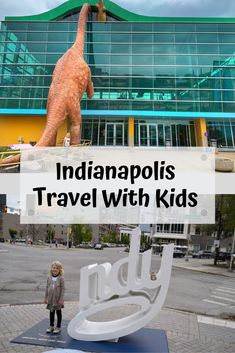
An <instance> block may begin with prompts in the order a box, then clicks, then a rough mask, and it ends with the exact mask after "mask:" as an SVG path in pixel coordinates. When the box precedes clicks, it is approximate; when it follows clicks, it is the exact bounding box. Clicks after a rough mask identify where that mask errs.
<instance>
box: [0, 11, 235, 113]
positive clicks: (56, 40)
mask: <svg viewBox="0 0 235 353" xmlns="http://www.w3.org/2000/svg"><path fill="white" fill-rule="evenodd" d="M74 16H75V15H74ZM76 28H77V23H76V22H75V21H73V20H70V21H68V17H67V18H65V19H63V21H57V22H56V21H51V22H23V21H18V22H17V21H15V22H14V21H5V22H2V26H1V36H0V52H1V54H0V86H1V87H0V88H1V89H0V92H1V93H0V95H1V96H0V108H19V109H23V108H26V109H36V108H37V109H45V108H46V100H47V95H48V88H49V85H50V82H51V75H52V72H53V69H54V65H55V63H56V61H57V60H58V59H59V57H60V56H61V55H62V54H63V53H64V52H65V51H66V50H67V49H68V48H69V47H70V46H71V45H72V44H73V42H74V39H75V34H76ZM234 53H235V23H234V24H233V23H175V24H172V23H134V22H120V21H111V22H106V23H98V22H88V23H87V34H86V44H85V60H86V61H87V63H88V64H89V66H90V68H91V71H92V75H93V81H94V85H95V95H94V97H93V99H92V100H87V99H86V96H84V98H83V101H82V108H83V109H87V110H93V109H95V110H103V109H107V110H142V111H174V112H176V111H179V112H185V111H187V112H234V111H235V102H234V98H235V97H234V78H235V56H234Z"/></svg>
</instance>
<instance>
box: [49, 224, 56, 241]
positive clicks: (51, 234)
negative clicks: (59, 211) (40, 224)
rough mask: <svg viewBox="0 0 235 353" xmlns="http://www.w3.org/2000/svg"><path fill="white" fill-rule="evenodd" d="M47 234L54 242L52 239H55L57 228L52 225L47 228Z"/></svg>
mask: <svg viewBox="0 0 235 353" xmlns="http://www.w3.org/2000/svg"><path fill="white" fill-rule="evenodd" d="M47 236H48V240H49V242H50V243H52V241H53V240H54V236H55V229H54V228H52V227H51V226H49V227H48V229H47Z"/></svg>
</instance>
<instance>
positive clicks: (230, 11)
mask: <svg viewBox="0 0 235 353" xmlns="http://www.w3.org/2000/svg"><path fill="white" fill-rule="evenodd" d="M78 1H79V0H78ZM63 2H65V0H20V1H19V0H0V20H3V19H4V17H5V16H26V15H33V14H38V13H41V12H45V11H48V10H50V9H52V8H54V7H56V6H58V5H60V4H62V3H63ZM97 2H98V0H97ZM113 2H115V3H116V4H118V5H120V6H122V7H124V8H126V9H127V10H130V11H131V12H135V13H139V14H143V15H149V16H160V17H161V16H163V17H164V16H180V17H184V16H186V17H187V16H188V17H235V0H148V1H146V0H132V1H131V0H113ZM146 3H147V5H146Z"/></svg>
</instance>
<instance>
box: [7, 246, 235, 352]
mask: <svg viewBox="0 0 235 353" xmlns="http://www.w3.org/2000/svg"><path fill="white" fill-rule="evenodd" d="M126 256H128V253H125V252H123V248H113V249H104V250H103V251H98V250H93V249H88V250H85V249H64V248H55V247H53V248H49V247H46V248H39V247H27V246H20V245H8V244H1V246H0V257H1V260H0V353H27V352H32V353H34V352H35V353H37V352H38V353H40V352H44V351H46V350H48V349H45V347H44V348H43V347H39V346H30V345H27V346H26V345H17V344H13V343H10V340H11V339H12V338H14V337H16V336H17V335H19V334H20V333H21V332H23V331H25V330H26V329H28V328H30V327H32V326H33V325H34V324H36V323H37V322H39V321H40V320H42V319H43V318H46V317H47V314H48V313H47V311H46V309H45V305H43V304H40V303H42V300H43V296H44V288H45V280H46V277H47V270H48V266H49V264H50V263H51V262H52V260H55V259H58V260H60V261H61V262H62V263H63V265H64V268H65V278H66V297H65V299H66V305H65V309H64V311H63V313H64V314H63V315H64V318H65V319H71V318H72V317H73V316H74V314H75V313H76V312H77V311H78V293H79V269H80V268H81V267H82V266H85V265H88V264H91V263H94V262H97V263H102V262H105V261H109V262H111V263H113V262H115V261H116V260H118V259H120V258H123V257H126ZM160 261H161V257H160V256H158V255H153V256H152V270H154V271H157V269H158V268H159V266H160ZM211 263H212V260H198V259H191V258H190V259H189V261H188V262H186V261H185V260H184V259H174V267H173V271H172V279H171V284H170V289H169V291H168V296H167V300H166V302H165V305H164V308H163V309H162V310H161V312H160V314H159V315H157V317H156V318H155V319H154V320H153V322H152V323H151V325H149V327H153V328H154V327H155V328H161V329H164V330H166V332H167V336H168V341H169V347H170V352H171V353H199V352H202V353H222V352H223V353H234V352H235V338H234V337H235V322H234V316H235V299H234V297H235V296H234V294H235V281H234V278H235V274H234V273H228V272H227V270H225V269H224V270H223V269H220V270H218V272H219V273H220V274H217V275H215V274H212V273H213V271H214V268H213V267H210V266H209V265H210V264H211ZM207 272H210V273H207ZM29 303H31V304H29ZM32 303H34V304H32ZM9 304H10V305H9ZM15 304H18V305H15ZM19 304H27V305H19ZM125 310H127V309H126V308H120V309H119V310H118V311H112V317H113V318H116V317H117V316H118V315H120V313H121V312H125ZM109 315H110V314H109ZM225 318H226V320H224V319H225ZM102 319H105V317H104V315H102ZM231 319H233V320H231Z"/></svg>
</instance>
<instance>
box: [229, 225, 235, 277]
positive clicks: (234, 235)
mask: <svg viewBox="0 0 235 353" xmlns="http://www.w3.org/2000/svg"><path fill="white" fill-rule="evenodd" d="M234 245H235V229H234V232H233V243H232V249H231V254H230V264H229V268H228V272H233V252H234Z"/></svg>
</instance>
